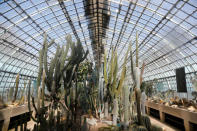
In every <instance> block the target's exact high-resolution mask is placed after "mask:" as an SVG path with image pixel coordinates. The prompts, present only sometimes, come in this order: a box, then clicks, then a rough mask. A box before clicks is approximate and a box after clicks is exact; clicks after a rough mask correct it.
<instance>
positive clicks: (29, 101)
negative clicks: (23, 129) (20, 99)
mask: <svg viewBox="0 0 197 131" xmlns="http://www.w3.org/2000/svg"><path fill="white" fill-rule="evenodd" d="M28 109H29V112H31V111H32V110H31V80H29V83H28ZM31 118H32V120H33V121H35V122H38V121H37V120H36V119H35V118H34V117H33V116H32V115H31Z"/></svg>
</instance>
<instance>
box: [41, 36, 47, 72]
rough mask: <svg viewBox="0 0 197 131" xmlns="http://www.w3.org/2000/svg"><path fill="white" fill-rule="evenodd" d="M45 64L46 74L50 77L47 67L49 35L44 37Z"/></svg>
mask: <svg viewBox="0 0 197 131" xmlns="http://www.w3.org/2000/svg"><path fill="white" fill-rule="evenodd" d="M42 50H43V59H44V61H43V64H44V69H45V72H46V74H47V75H48V65H47V52H48V43H47V35H46V34H45V35H44V42H43V49H42Z"/></svg>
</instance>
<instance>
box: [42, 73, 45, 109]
mask: <svg viewBox="0 0 197 131" xmlns="http://www.w3.org/2000/svg"><path fill="white" fill-rule="evenodd" d="M44 94H45V70H43V74H42V108H44Z"/></svg>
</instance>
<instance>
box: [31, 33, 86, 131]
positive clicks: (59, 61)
mask: <svg viewBox="0 0 197 131" xmlns="http://www.w3.org/2000/svg"><path fill="white" fill-rule="evenodd" d="M53 43H54V40H52V41H51V42H50V43H48V42H47V35H46V34H45V35H44V42H43V47H42V49H40V51H39V69H38V77H37V91H38V92H37V106H36V105H35V100H34V96H33V95H31V89H30V87H31V86H30V85H28V87H29V90H28V108H29V110H30V111H31V102H32V106H33V108H34V110H35V114H36V116H35V117H34V116H33V115H32V116H31V118H32V119H33V120H34V121H35V122H36V124H35V128H34V129H35V130H42V128H43V129H44V127H46V126H49V127H51V130H53V129H58V128H59V126H57V125H60V123H61V120H60V119H61V115H62V114H65V113H64V112H65V111H68V112H72V115H73V114H74V111H76V109H74V110H73V106H72V107H71V105H73V101H72V98H71V97H72V95H73V94H72V92H71V90H73V88H71V87H72V85H73V82H74V81H75V80H76V79H77V77H76V75H77V70H78V67H79V64H80V63H81V62H82V61H83V60H84V59H85V58H86V57H87V55H88V51H86V53H84V50H83V47H82V45H81V43H80V42H79V40H78V41H77V43H74V42H73V41H72V40H71V36H70V35H68V36H67V37H66V45H65V46H64V45H63V46H61V47H60V46H59V45H57V48H56V53H55V55H54V57H53V58H52V59H51V61H50V63H49V62H48V58H47V57H48V55H47V54H48V48H49V47H50V46H52V45H53ZM69 49H71V55H70V56H68V52H69ZM45 86H46V87H47V90H48V92H49V94H45ZM62 86H63V87H64V91H63V92H62V90H61V87H62ZM62 94H64V96H65V97H64V98H65V104H64V103H62V101H60V99H61V96H62ZM45 96H47V98H45ZM46 99H49V100H50V101H49V106H48V107H47V108H46V107H45V102H44V101H45V100H46ZM60 112H62V113H60ZM69 115H70V114H69Z"/></svg>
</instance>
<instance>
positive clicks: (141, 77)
mask: <svg viewBox="0 0 197 131" xmlns="http://www.w3.org/2000/svg"><path fill="white" fill-rule="evenodd" d="M144 68H145V63H144V62H143V64H142V69H141V73H140V85H141V84H142V80H143V74H144Z"/></svg>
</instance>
